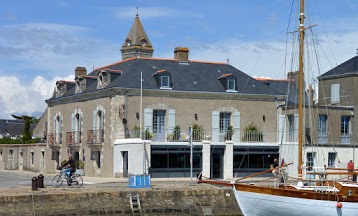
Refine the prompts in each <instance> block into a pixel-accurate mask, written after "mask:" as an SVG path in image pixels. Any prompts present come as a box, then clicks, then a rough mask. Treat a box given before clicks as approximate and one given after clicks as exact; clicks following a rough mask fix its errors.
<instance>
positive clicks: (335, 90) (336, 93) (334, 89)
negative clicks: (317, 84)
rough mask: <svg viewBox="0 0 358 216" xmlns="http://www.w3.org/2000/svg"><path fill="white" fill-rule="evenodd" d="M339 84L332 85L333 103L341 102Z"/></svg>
mask: <svg viewBox="0 0 358 216" xmlns="http://www.w3.org/2000/svg"><path fill="white" fill-rule="evenodd" d="M339 98H340V95H339V84H332V85H331V103H339Z"/></svg>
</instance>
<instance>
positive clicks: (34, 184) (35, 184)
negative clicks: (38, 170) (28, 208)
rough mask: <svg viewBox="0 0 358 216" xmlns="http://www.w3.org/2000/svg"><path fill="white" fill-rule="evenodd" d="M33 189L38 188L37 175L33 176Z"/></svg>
mask: <svg viewBox="0 0 358 216" xmlns="http://www.w3.org/2000/svg"><path fill="white" fill-rule="evenodd" d="M32 190H33V191H34V190H37V177H36V176H34V177H32Z"/></svg>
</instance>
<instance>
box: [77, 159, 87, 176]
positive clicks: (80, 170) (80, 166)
mask: <svg viewBox="0 0 358 216" xmlns="http://www.w3.org/2000/svg"><path fill="white" fill-rule="evenodd" d="M75 163H76V174H78V175H84V174H85V170H84V168H85V164H84V163H83V161H82V160H77V161H76V162H75Z"/></svg>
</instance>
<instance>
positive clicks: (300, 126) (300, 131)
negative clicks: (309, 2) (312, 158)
mask: <svg viewBox="0 0 358 216" xmlns="http://www.w3.org/2000/svg"><path fill="white" fill-rule="evenodd" d="M304 8H305V3H304V0H300V28H299V33H300V34H299V35H300V43H299V66H298V67H299V79H298V181H302V135H303V92H304V89H303V88H304V83H303V76H304V73H303V58H304V55H303V54H304V44H303V43H304V37H305V27H304V21H305V15H304Z"/></svg>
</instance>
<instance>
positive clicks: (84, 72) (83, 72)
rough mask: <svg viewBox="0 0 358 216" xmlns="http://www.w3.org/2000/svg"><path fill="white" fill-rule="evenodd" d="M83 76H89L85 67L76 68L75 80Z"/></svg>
mask: <svg viewBox="0 0 358 216" xmlns="http://www.w3.org/2000/svg"><path fill="white" fill-rule="evenodd" d="M83 75H87V69H86V68H85V67H76V69H75V78H76V77H79V76H83Z"/></svg>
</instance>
